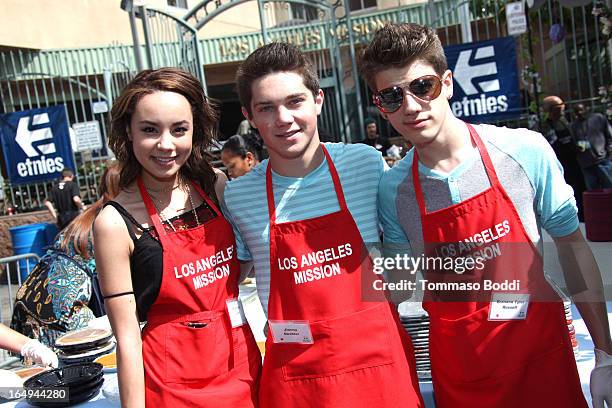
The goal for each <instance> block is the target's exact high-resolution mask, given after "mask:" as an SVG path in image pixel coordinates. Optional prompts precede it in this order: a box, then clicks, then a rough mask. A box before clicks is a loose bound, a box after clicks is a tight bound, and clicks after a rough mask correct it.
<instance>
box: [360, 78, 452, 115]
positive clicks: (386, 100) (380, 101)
mask: <svg viewBox="0 0 612 408" xmlns="http://www.w3.org/2000/svg"><path fill="white" fill-rule="evenodd" d="M406 92H408V93H409V94H410V95H412V96H414V97H415V98H417V99H420V100H422V101H424V102H429V101H431V100H434V99H436V98H437V97H438V96H440V92H442V80H441V79H440V78H438V77H437V76H436V75H425V76H422V77H419V78H417V79H415V80H413V81H412V82H410V83H409V84H400V85H396V86H392V87H390V88H385V89H381V90H380V91H378V92H376V93H375V94H374V95H373V96H372V99H373V101H374V104H375V105H376V106H377V107H378V109H380V110H381V112H383V113H393V112H395V111H397V110H398V109H399V108H400V107H401V106H402V103H404V94H405V93H406Z"/></svg>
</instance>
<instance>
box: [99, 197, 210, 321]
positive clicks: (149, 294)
mask: <svg viewBox="0 0 612 408" xmlns="http://www.w3.org/2000/svg"><path fill="white" fill-rule="evenodd" d="M107 205H110V206H112V207H114V208H115V209H116V210H117V211H118V212H119V214H121V217H123V220H124V221H125V225H126V226H127V229H128V232H129V234H130V238H132V241H133V242H134V252H133V253H132V256H131V257H130V274H131V277H132V288H133V290H134V297H135V298H136V311H137V313H138V320H139V321H141V322H144V321H146V320H147V314H148V313H149V310H150V309H151V306H152V305H153V303H155V300H156V299H157V295H158V294H159V290H160V288H161V283H162V267H163V262H162V261H163V256H162V247H161V244H160V242H159V239H158V236H157V231H155V228H153V226H151V227H148V228H144V227H143V226H142V225H140V224H139V223H138V221H136V220H135V219H134V217H132V215H131V214H130V213H129V212H128V211H127V210H126V209H125V208H123V206H122V205H121V204H119V203H117V202H116V201H108V202H107V203H106V204H104V206H107ZM196 211H197V213H198V219H199V221H200V223H204V222H206V221H208V220H210V219H212V218H214V217H215V212H214V211H213V210H212V209H211V208H210V207H209V206H208V204H206V202H203V203H202V204H201V205H200V206H199V207H198V208H197V209H196ZM168 221H169V222H171V223H172V225H173V226H174V228H175V229H176V230H177V231H179V230H181V229H188V228H193V227H195V226H197V223H196V220H195V217H194V216H193V211H187V212H184V213H182V214H180V215H177V216H176V217H173V218H171V219H170V220H168ZM163 225H164V228H165V229H166V231H168V232H172V231H174V230H173V229H172V227H171V226H170V225H169V224H168V223H167V222H164V223H163ZM135 229H136V230H138V231H139V232H140V233H141V234H140V238H138V237H136V233H135V232H134V230H135Z"/></svg>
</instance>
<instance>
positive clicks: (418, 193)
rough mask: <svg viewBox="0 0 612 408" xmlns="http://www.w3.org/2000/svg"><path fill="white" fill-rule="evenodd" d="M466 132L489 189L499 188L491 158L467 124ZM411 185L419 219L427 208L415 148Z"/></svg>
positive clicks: (417, 154)
mask: <svg viewBox="0 0 612 408" xmlns="http://www.w3.org/2000/svg"><path fill="white" fill-rule="evenodd" d="M466 125H467V128H468V130H469V131H470V138H471V139H472V141H473V142H474V144H475V145H476V147H477V148H478V153H479V155H480V158H481V159H482V163H483V165H484V168H485V171H486V173H487V177H488V178H489V182H490V183H491V187H498V186H500V182H499V179H498V178H497V173H496V172H495V168H494V167H493V162H492V161H491V157H490V156H489V152H488V151H487V149H486V147H485V146H484V143H483V142H482V139H481V138H480V136H479V135H478V132H476V129H474V126H472V125H471V124H469V123H466ZM412 183H413V185H414V194H415V197H416V201H417V203H418V205H419V210H420V211H421V217H423V215H426V214H427V208H426V207H425V198H424V196H423V189H422V187H421V180H420V179H419V153H418V152H417V150H416V148H415V149H414V157H413V159H412Z"/></svg>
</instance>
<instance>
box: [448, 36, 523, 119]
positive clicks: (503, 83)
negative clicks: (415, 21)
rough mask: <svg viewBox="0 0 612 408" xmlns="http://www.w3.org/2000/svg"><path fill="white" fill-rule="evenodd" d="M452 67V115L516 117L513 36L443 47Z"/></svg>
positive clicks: (517, 101) (517, 91)
mask: <svg viewBox="0 0 612 408" xmlns="http://www.w3.org/2000/svg"><path fill="white" fill-rule="evenodd" d="M444 52H445V54H446V58H447V60H448V67H449V69H451V70H452V71H453V77H454V86H453V98H452V99H451V100H450V106H451V109H452V110H453V113H454V114H455V116H457V117H459V118H461V119H463V120H467V121H471V122H475V123H482V122H491V121H495V120H501V119H510V118H513V117H518V116H519V115H520V112H521V110H522V108H521V94H520V88H519V82H518V69H517V66H516V45H515V42H514V38H512V37H505V38H499V39H495V40H487V41H480V42H475V43H468V44H460V45H454V46H449V47H444Z"/></svg>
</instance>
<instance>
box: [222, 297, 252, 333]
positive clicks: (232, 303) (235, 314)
mask: <svg viewBox="0 0 612 408" xmlns="http://www.w3.org/2000/svg"><path fill="white" fill-rule="evenodd" d="M225 303H226V304H227V313H228V314H229V317H230V321H231V322H232V329H233V328H235V327H240V326H242V325H243V324H245V323H246V322H247V319H246V315H245V314H244V309H243V308H242V302H241V301H240V299H228V300H227V301H226V302H225Z"/></svg>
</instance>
